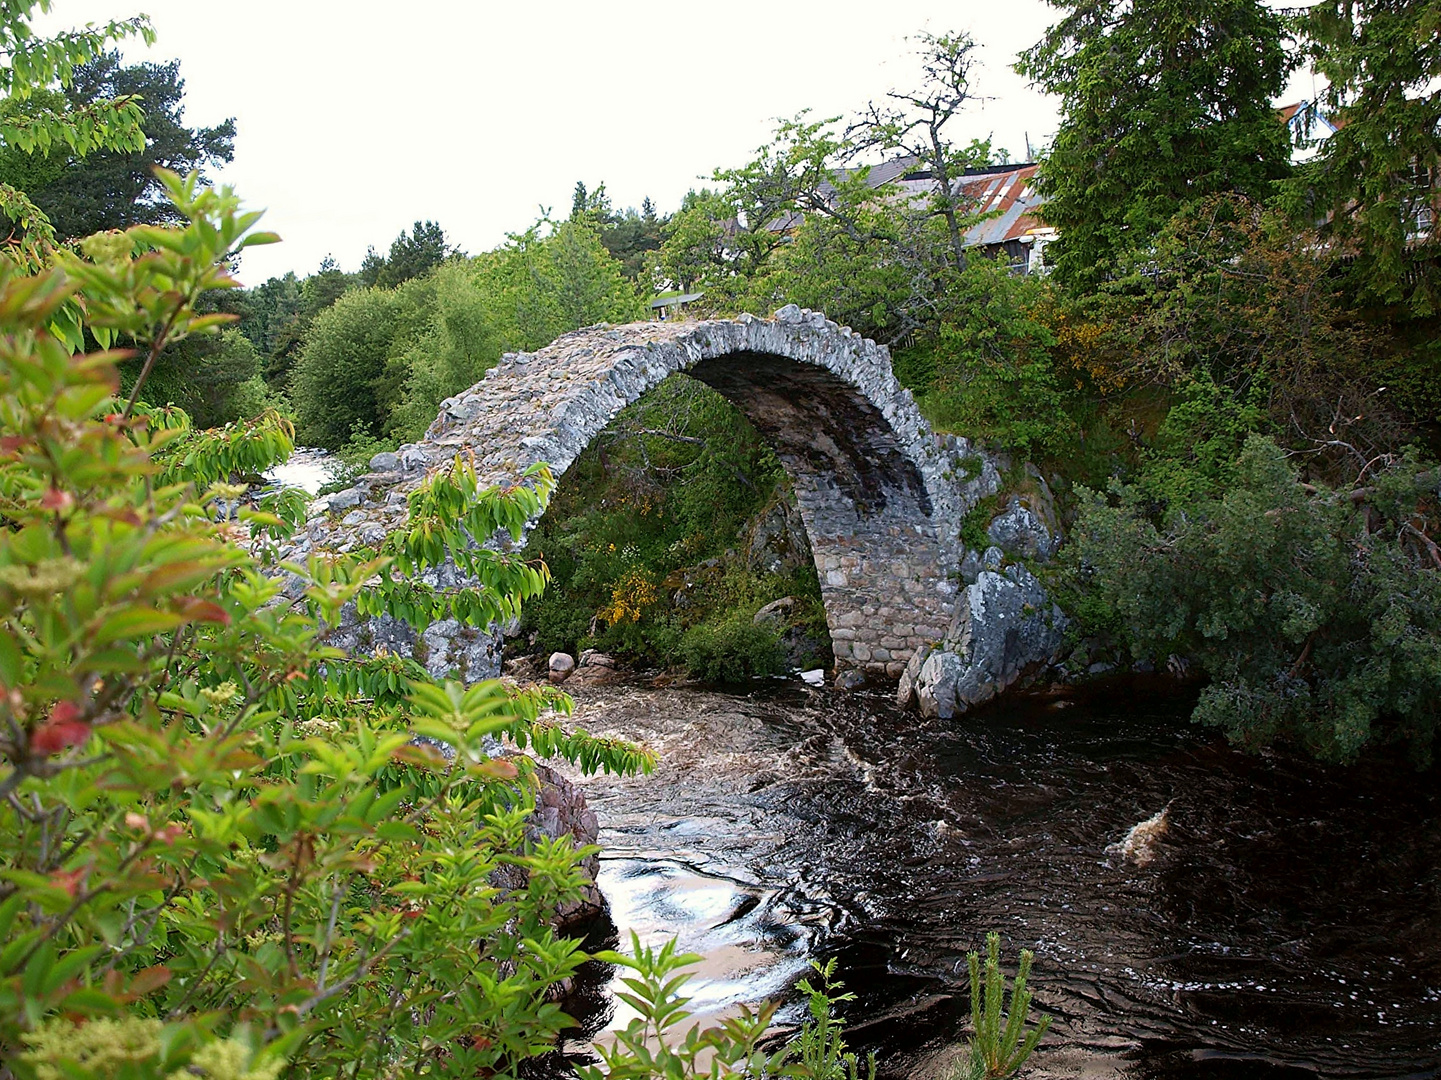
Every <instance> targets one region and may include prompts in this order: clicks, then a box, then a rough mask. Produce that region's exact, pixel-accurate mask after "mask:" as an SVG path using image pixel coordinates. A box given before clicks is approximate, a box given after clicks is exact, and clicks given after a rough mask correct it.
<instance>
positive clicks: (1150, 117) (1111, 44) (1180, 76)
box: [1017, 0, 1294, 288]
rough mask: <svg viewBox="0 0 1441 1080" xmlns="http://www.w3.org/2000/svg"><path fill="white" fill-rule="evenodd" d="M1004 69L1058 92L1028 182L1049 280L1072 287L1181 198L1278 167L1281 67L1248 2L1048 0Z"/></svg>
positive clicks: (1282, 57) (1283, 57)
mask: <svg viewBox="0 0 1441 1080" xmlns="http://www.w3.org/2000/svg"><path fill="white" fill-rule="evenodd" d="M1051 3H1052V4H1053V5H1054V6H1056V7H1058V8H1060V9H1062V10H1063V11H1064V12H1065V16H1064V17H1063V18H1062V19H1061V21H1060V22H1058V23H1057V24H1056V25H1055V26H1052V27H1051V28H1050V29H1049V30H1048V31H1047V32H1046V36H1045V38H1044V39H1043V40H1042V41H1041V42H1040V43H1039V44H1037V45H1036V46H1035V47H1033V48H1032V49H1030V50H1028V51H1027V52H1025V53H1023V54H1022V56H1021V59H1020V62H1019V63H1018V64H1017V70H1018V71H1019V72H1020V73H1021V74H1023V75H1026V76H1028V77H1029V78H1030V79H1031V80H1032V81H1033V82H1034V83H1035V84H1036V85H1037V86H1039V87H1040V88H1041V89H1043V90H1045V91H1047V92H1049V93H1052V94H1057V95H1059V96H1060V97H1061V101H1062V121H1061V126H1060V130H1059V131H1058V132H1057V134H1056V140H1055V142H1054V144H1053V145H1052V147H1051V150H1050V152H1049V154H1048V155H1047V156H1046V159H1045V161H1044V162H1043V164H1042V167H1041V172H1040V175H1039V177H1038V186H1039V187H1040V190H1041V191H1042V192H1043V193H1044V194H1045V195H1046V197H1047V200H1048V201H1047V204H1046V211H1045V214H1046V219H1047V220H1048V221H1049V222H1050V223H1051V224H1052V225H1055V226H1056V228H1057V229H1058V230H1059V231H1060V235H1061V238H1060V242H1059V243H1058V244H1057V245H1056V246H1055V247H1054V248H1052V249H1049V250H1048V252H1047V254H1048V256H1049V255H1052V254H1054V255H1055V257H1056V259H1055V261H1056V273H1057V275H1058V277H1059V278H1060V280H1061V281H1062V282H1064V283H1066V284H1068V285H1071V286H1074V287H1080V288H1085V287H1087V286H1091V285H1094V284H1095V283H1096V282H1097V281H1099V280H1101V279H1103V278H1104V276H1105V275H1106V273H1107V272H1108V270H1109V268H1110V267H1112V266H1113V265H1114V264H1115V260H1116V258H1117V256H1118V255H1120V254H1121V253H1123V252H1125V251H1127V250H1134V249H1145V248H1146V247H1147V246H1148V245H1149V244H1150V243H1151V240H1152V238H1153V237H1154V236H1155V234H1156V233H1157V232H1158V231H1159V230H1160V228H1161V227H1162V226H1163V225H1164V224H1165V223H1166V221H1168V220H1169V219H1170V218H1171V216H1172V215H1173V214H1175V212H1176V211H1177V210H1178V209H1180V207H1181V206H1182V205H1184V204H1185V203H1187V202H1189V201H1191V200H1193V199H1196V198H1199V197H1201V196H1204V195H1210V194H1215V193H1218V192H1238V193H1240V194H1244V195H1248V196H1251V197H1253V198H1259V197H1265V196H1267V195H1269V194H1270V193H1271V188H1272V182H1273V181H1276V180H1279V179H1281V178H1282V177H1284V176H1286V175H1287V173H1288V171H1289V162H1290V145H1289V139H1288V135H1287V130H1286V128H1285V126H1284V125H1283V124H1281V123H1280V122H1279V121H1278V119H1277V116H1276V111H1275V108H1274V105H1273V99H1274V98H1275V96H1276V95H1277V94H1279V93H1280V92H1281V90H1282V88H1283V86H1284V84H1285V79H1286V75H1287V73H1288V72H1289V71H1290V70H1291V68H1292V66H1293V63H1294V62H1293V61H1292V60H1291V58H1290V57H1289V56H1288V54H1287V52H1286V49H1285V47H1284V46H1283V43H1282V38H1283V31H1284V25H1283V20H1282V16H1281V15H1279V14H1278V13H1276V12H1274V11H1272V10H1270V9H1269V8H1267V7H1266V6H1265V5H1264V4H1262V3H1260V2H1258V0H1051Z"/></svg>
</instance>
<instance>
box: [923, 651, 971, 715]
mask: <svg viewBox="0 0 1441 1080" xmlns="http://www.w3.org/2000/svg"><path fill="white" fill-rule="evenodd" d="M965 670H966V665H965V661H963V660H962V659H961V658H960V657H959V656H957V655H956V654H955V653H953V652H949V651H947V650H945V649H938V650H936V651H935V652H933V653H931V654H930V655H929V656H927V657H926V660H925V663H923V664H922V665H921V670H920V674H919V676H918V677H917V679H916V703H917V705H919V707H920V710H921V715H922V716H935V717H940V718H941V719H942V720H946V719H949V718H950V717H952V716H954V715H955V714H956V712H957V711H958V708H959V709H964V706H961V705H959V704H958V694H957V689H958V687H959V686H960V683H961V680H962V679H963V678H964V677H965Z"/></svg>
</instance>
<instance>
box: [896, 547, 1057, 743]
mask: <svg viewBox="0 0 1441 1080" xmlns="http://www.w3.org/2000/svg"><path fill="white" fill-rule="evenodd" d="M1065 630H1066V617H1065V615H1063V614H1062V613H1061V609H1060V608H1059V607H1057V606H1056V605H1055V604H1053V603H1052V602H1051V599H1050V597H1049V596H1047V595H1046V590H1045V589H1044V588H1043V587H1042V585H1041V583H1040V582H1039V581H1037V580H1036V577H1035V575H1034V574H1032V573H1031V572H1030V571H1029V570H1027V569H1026V568H1025V567H1024V566H1019V565H1017V566H1009V567H1007V568H1006V569H1005V570H1003V571H1001V572H999V573H998V572H996V571H994V570H985V571H982V572H981V573H980V574H979V576H977V578H976V582H975V584H973V585H970V586H968V587H967V588H966V590H965V592H963V593H962V594H961V598H960V603H959V606H958V609H957V613H956V620H955V622H954V624H953V625H952V628H951V633H950V634H949V635H948V636H947V639H946V641H945V642H944V643H942V645H941V647H940V648H938V649H934V650H919V651H917V652H916V654H915V655H914V656H912V657H911V660H910V663H909V664H908V665H907V667H906V671H905V672H904V673H903V674H902V676H901V683H900V686H899V687H898V688H897V698H898V700H899V702H900V704H901V705H902V706H909V705H911V704H913V703H914V704H915V705H916V706H917V707H918V708H919V709H920V711H921V713H922V714H923V715H925V716H938V717H942V718H945V717H949V716H954V715H955V714H956V713H959V712H965V711H966V710H967V709H969V708H971V707H972V706H975V705H979V704H981V703H982V702H984V701H989V700H990V699H991V698H993V697H995V696H996V695H997V694H999V693H1001V692H1002V691H1003V690H1005V689H1006V688H1007V687H1009V686H1011V685H1012V684H1014V683H1015V682H1017V681H1018V680H1020V679H1021V678H1023V677H1025V676H1027V675H1030V674H1032V673H1034V672H1036V671H1038V670H1040V669H1041V668H1044V667H1046V666H1047V665H1049V664H1050V663H1052V662H1053V660H1054V659H1055V656H1056V653H1057V652H1058V651H1059V650H1060V647H1061V643H1062V641H1063V640H1064V635H1065Z"/></svg>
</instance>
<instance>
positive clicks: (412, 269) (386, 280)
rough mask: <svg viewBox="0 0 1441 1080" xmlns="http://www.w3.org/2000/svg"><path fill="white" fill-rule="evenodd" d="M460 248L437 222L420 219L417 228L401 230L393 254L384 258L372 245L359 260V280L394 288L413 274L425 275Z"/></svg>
mask: <svg viewBox="0 0 1441 1080" xmlns="http://www.w3.org/2000/svg"><path fill="white" fill-rule="evenodd" d="M460 253H461V252H460V249H459V248H456V247H454V246H452V244H451V243H450V241H449V240H447V239H446V236H445V230H444V229H442V228H441V227H440V224H439V223H438V222H434V221H417V222H416V223H415V227H414V229H412V230H411V231H410V232H406V231H405V230H404V229H402V230H401V231H400V235H399V236H397V237H396V238H395V239H394V240H393V241H391V244H390V255H389V257H388V258H383V257H382V256H381V255H380V253H379V252H377V251H376V250H375V249H374V248H371V249H370V251H369V253H367V254H366V256H365V259H364V260H363V261H362V262H361V264H360V283H361V284H362V285H367V286H376V287H379V288H382V289H393V288H395V286H397V285H399V284H401V283H402V282H406V281H409V280H410V279H411V278H418V277H423V276H424V275H426V274H428V273H429V272H430V271H432V270H434V269H435V268H436V267H437V266H439V265H440V264H441V263H443V262H445V260H446V259H448V258H450V257H451V256H452V255H459V254H460Z"/></svg>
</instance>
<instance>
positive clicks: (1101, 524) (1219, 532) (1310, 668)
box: [1069, 435, 1441, 760]
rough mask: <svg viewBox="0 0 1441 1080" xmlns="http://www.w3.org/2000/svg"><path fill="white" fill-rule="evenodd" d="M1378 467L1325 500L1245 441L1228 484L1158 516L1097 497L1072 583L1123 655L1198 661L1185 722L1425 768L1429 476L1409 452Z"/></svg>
mask: <svg viewBox="0 0 1441 1080" xmlns="http://www.w3.org/2000/svg"><path fill="white" fill-rule="evenodd" d="M1377 465H1378V467H1376V468H1374V469H1373V468H1372V467H1371V466H1369V465H1368V467H1367V475H1366V477H1365V479H1364V482H1363V483H1362V484H1361V485H1359V486H1356V487H1353V488H1350V489H1343V490H1341V491H1333V490H1330V489H1328V488H1326V487H1324V486H1321V485H1315V484H1307V483H1303V482H1302V481H1301V480H1300V479H1299V478H1298V477H1297V475H1296V471H1295V467H1294V466H1293V464H1292V463H1291V462H1290V461H1289V460H1288V458H1287V455H1286V454H1285V452H1284V451H1282V450H1281V449H1280V448H1279V447H1278V446H1276V444H1275V443H1274V442H1272V441H1271V440H1269V439H1266V438H1263V437H1261V436H1259V435H1252V436H1250V437H1249V438H1248V439H1247V441H1246V443H1245V445H1244V448H1243V449H1242V452H1241V454H1240V456H1239V458H1238V459H1237V461H1236V464H1235V471H1234V475H1233V477H1232V479H1231V482H1230V484H1229V486H1228V487H1226V488H1224V489H1222V490H1220V491H1218V492H1216V493H1214V494H1211V495H1209V496H1207V497H1204V498H1198V499H1195V500H1193V501H1191V502H1189V503H1186V504H1184V505H1177V506H1173V507H1171V508H1170V509H1169V511H1168V512H1167V513H1165V514H1164V516H1162V517H1161V518H1160V519H1159V520H1157V518H1156V517H1155V516H1154V515H1153V513H1152V512H1153V511H1154V509H1155V507H1154V504H1153V503H1152V502H1151V501H1150V500H1149V498H1148V496H1147V494H1146V491H1145V489H1144V486H1142V485H1117V486H1116V488H1115V501H1114V502H1112V501H1109V500H1107V499H1105V498H1103V497H1101V496H1099V495H1095V494H1091V495H1090V497H1089V499H1088V500H1087V501H1086V502H1085V503H1084V505H1083V507H1082V510H1081V515H1080V519H1079V521H1078V522H1077V526H1076V529H1075V532H1074V534H1073V544H1072V548H1071V556H1070V563H1069V565H1070V567H1071V573H1072V574H1073V575H1074V580H1075V581H1076V583H1077V587H1078V588H1080V589H1083V590H1086V591H1089V592H1090V593H1092V594H1093V595H1094V597H1095V598H1096V600H1097V602H1098V603H1099V604H1101V605H1102V606H1103V607H1104V608H1105V609H1107V610H1109V611H1110V612H1113V613H1114V618H1115V619H1116V621H1117V622H1118V623H1119V624H1120V625H1121V626H1122V627H1123V628H1124V633H1125V635H1126V636H1127V638H1128V639H1129V640H1130V642H1131V644H1132V649H1133V652H1134V653H1135V655H1137V656H1138V657H1147V658H1150V659H1153V660H1162V659H1164V658H1165V657H1166V656H1168V655H1169V654H1172V653H1179V654H1181V655H1183V656H1189V657H1192V658H1194V659H1196V660H1198V661H1199V662H1200V663H1201V665H1202V667H1203V668H1204V670H1205V672H1206V673H1207V674H1208V675H1209V676H1210V677H1211V679H1212V681H1211V684H1210V685H1209V686H1207V687H1206V688H1205V690H1204V691H1203V692H1202V694H1201V699H1200V702H1199V704H1198V705H1197V707H1196V711H1195V719H1197V720H1199V721H1201V722H1203V723H1207V724H1211V725H1214V726H1217V727H1220V728H1222V729H1224V730H1225V731H1226V732H1227V734H1228V735H1229V736H1230V737H1231V739H1233V740H1234V741H1236V742H1238V743H1241V744H1242V745H1245V746H1251V747H1255V746H1262V745H1265V744H1267V743H1271V742H1274V741H1277V740H1288V741H1294V742H1296V743H1298V744H1300V745H1301V746H1303V747H1305V748H1306V749H1308V750H1310V751H1311V752H1312V753H1314V754H1316V755H1318V756H1319V757H1322V758H1325V759H1328V760H1349V759H1352V758H1354V757H1355V756H1356V755H1357V754H1358V753H1359V751H1360V750H1361V749H1362V747H1364V746H1365V745H1366V744H1367V743H1369V742H1371V741H1372V740H1373V739H1378V738H1383V739H1388V738H1389V739H1401V740H1404V741H1405V742H1406V743H1407V744H1408V745H1409V746H1410V748H1411V750H1412V752H1413V753H1414V754H1415V755H1416V757H1417V758H1418V760H1426V759H1428V758H1429V754H1430V748H1431V744H1432V742H1433V740H1434V738H1435V733H1436V728H1437V725H1438V720H1441V706H1438V704H1437V702H1438V701H1441V552H1438V548H1437V545H1436V543H1435V540H1434V539H1433V538H1432V535H1433V534H1434V533H1435V532H1436V531H1437V528H1438V524H1441V508H1438V505H1437V496H1436V491H1437V482H1438V473H1437V470H1436V469H1435V468H1434V467H1426V466H1423V464H1422V463H1421V462H1420V460H1419V459H1418V458H1417V456H1416V455H1415V454H1409V455H1407V456H1404V457H1401V458H1397V459H1393V460H1392V461H1390V462H1389V463H1388V464H1385V463H1377Z"/></svg>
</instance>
